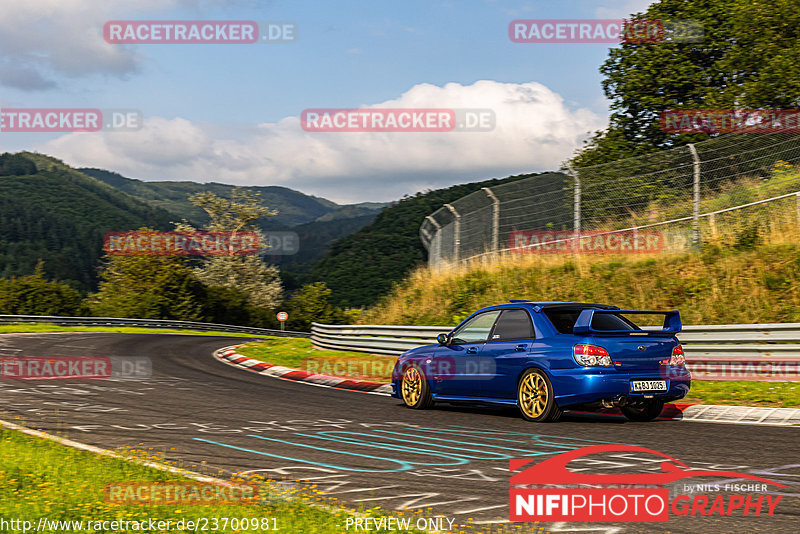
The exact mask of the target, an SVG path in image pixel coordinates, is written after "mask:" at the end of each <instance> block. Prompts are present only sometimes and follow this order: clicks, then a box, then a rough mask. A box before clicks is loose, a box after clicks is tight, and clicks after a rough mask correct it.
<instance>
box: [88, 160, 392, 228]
mask: <svg viewBox="0 0 800 534" xmlns="http://www.w3.org/2000/svg"><path fill="white" fill-rule="evenodd" d="M77 170H78V171H80V172H82V173H84V174H86V175H88V176H92V177H93V178H96V179H98V180H100V181H102V182H105V183H107V184H108V185H111V186H113V187H115V188H117V189H119V190H120V191H124V192H125V193H128V194H129V195H131V196H134V197H136V198H138V199H140V200H142V201H144V202H147V203H149V204H152V205H153V206H156V207H160V208H163V209H165V210H167V211H169V212H171V213H174V214H175V215H176V216H177V217H179V218H181V219H187V220H189V221H195V222H197V223H203V222H206V221H207V220H208V217H207V216H206V213H205V212H204V211H203V210H201V209H200V208H198V207H197V206H195V205H193V204H192V203H191V202H189V198H188V197H189V195H191V194H193V193H199V192H202V191H211V192H213V193H216V194H217V195H219V196H224V197H227V196H230V194H231V192H232V191H233V190H234V189H235V188H236V187H237V186H235V185H229V184H220V183H217V182H209V183H205V184H201V183H198V182H190V181H152V182H151V181H144V180H139V179H136V178H126V177H125V176H122V175H121V174H118V173H116V172H112V171H107V170H103V169H94V168H79V169H77ZM244 189H248V190H250V191H255V192H257V193H259V194H260V195H261V198H262V200H263V201H264V204H265V205H266V206H268V207H269V208H270V209H275V210H278V214H277V215H276V216H275V217H269V218H267V219H264V221H263V223H262V226H263V227H264V229H265V230H266V229H277V228H289V227H292V226H297V225H298V224H306V223H310V222H313V221H315V220H318V219H319V220H323V221H324V220H333V219H336V218H351V217H360V216H362V215H367V214H370V213H375V214H377V212H379V211H380V210H381V209H383V208H384V207H385V206H386V203H379V202H364V203H361V204H347V205H339V204H336V203H335V202H332V201H330V200H327V199H325V198H320V197H315V196H313V195H306V194H304V193H301V192H299V191H295V190H294V189H289V188H288V187H282V186H276V185H269V186H245V187H244Z"/></svg>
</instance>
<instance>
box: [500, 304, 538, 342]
mask: <svg viewBox="0 0 800 534" xmlns="http://www.w3.org/2000/svg"><path fill="white" fill-rule="evenodd" d="M533 337H534V336H533V324H531V318H530V316H529V315H528V312H527V311H525V310H516V309H511V310H503V314H502V315H501V316H500V319H498V320H497V324H496V325H495V327H494V333H493V334H492V339H491V341H503V340H505V339H531V338H533Z"/></svg>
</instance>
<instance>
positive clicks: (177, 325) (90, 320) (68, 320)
mask: <svg viewBox="0 0 800 534" xmlns="http://www.w3.org/2000/svg"><path fill="white" fill-rule="evenodd" d="M35 323H46V324H55V325H59V326H137V327H142V328H169V329H173V330H201V331H204V332H230V333H237V334H252V335H256V336H283V337H310V336H311V334H309V333H308V332H293V331H288V330H287V331H282V330H270V329H268V328H254V327H250V326H236V325H228V324H217V323H200V322H193V321H171V320H162V319H126V318H119V317H59V316H56V315H0V324H35Z"/></svg>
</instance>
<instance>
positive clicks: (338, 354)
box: [237, 337, 397, 382]
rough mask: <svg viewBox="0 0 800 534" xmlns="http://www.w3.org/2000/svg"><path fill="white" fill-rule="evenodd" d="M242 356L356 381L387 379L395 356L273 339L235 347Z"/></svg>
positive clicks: (297, 339) (303, 340)
mask: <svg viewBox="0 0 800 534" xmlns="http://www.w3.org/2000/svg"><path fill="white" fill-rule="evenodd" d="M237 352H239V354H241V355H242V356H247V357H248V358H253V359H254V360H261V361H263V362H267V363H272V364H275V365H285V366H286V367H293V368H295V369H302V370H303V371H308V372H311V373H319V374H323V375H331V376H340V377H343V378H353V379H357V380H372V381H377V382H388V381H389V380H390V379H391V377H392V369H393V368H394V363H395V361H397V357H396V356H379V355H376V354H367V353H364V352H349V351H339V350H317V349H314V348H313V347H312V346H311V340H310V339H302V338H286V337H284V338H274V339H268V340H264V341H254V342H252V343H247V344H246V345H243V346H241V347H239V348H238V349H237Z"/></svg>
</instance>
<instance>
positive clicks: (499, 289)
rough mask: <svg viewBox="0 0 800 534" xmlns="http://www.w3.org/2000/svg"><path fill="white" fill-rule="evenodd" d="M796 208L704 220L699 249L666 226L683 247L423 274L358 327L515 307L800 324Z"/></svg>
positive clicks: (788, 202) (516, 258)
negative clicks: (576, 305) (594, 306)
mask: <svg viewBox="0 0 800 534" xmlns="http://www.w3.org/2000/svg"><path fill="white" fill-rule="evenodd" d="M797 202H798V201H797V199H796V198H794V197H791V198H787V199H783V200H779V201H775V202H771V203H767V204H762V205H758V206H753V207H750V208H745V209H742V210H736V211H732V212H727V213H723V214H718V215H716V216H715V217H705V218H702V219H701V223H700V234H701V236H702V246H701V247H694V246H693V245H692V242H691V236H692V226H691V221H687V222H684V223H678V224H675V225H670V227H669V229H668V231H669V232H670V233H671V235H673V237H674V236H675V235H683V236H684V238H683V239H672V240H668V243H670V244H669V245H668V246H667V248H665V249H664V250H663V251H661V252H660V253H657V254H616V255H613V254H603V255H599V254H558V255H556V254H544V253H532V254H513V253H505V254H501V255H498V256H491V255H485V256H482V257H481V258H479V259H476V260H473V261H469V262H466V263H461V264H449V265H445V266H443V267H440V268H437V269H430V268H428V267H421V268H419V269H417V270H416V271H414V272H412V273H411V274H410V276H409V277H408V278H407V279H406V280H404V281H403V282H402V283H400V284H398V286H396V287H395V288H394V290H393V291H392V292H391V293H390V294H389V295H388V296H387V297H385V298H384V299H383V300H382V301H381V302H379V303H378V305H376V306H375V307H373V308H372V309H369V310H366V311H365V312H364V314H363V315H362V316H361V317H360V319H359V322H361V323H362V324H417V325H421V324H437V325H453V324H455V323H456V322H458V321H459V320H460V319H462V318H463V317H464V316H466V315H467V314H468V313H470V312H472V311H474V310H476V309H478V308H480V307H483V306H487V305H490V304H496V303H500V302H506V301H508V299H510V298H528V299H533V300H543V301H549V300H553V301H579V302H602V303H611V304H615V305H619V306H622V307H629V308H634V309H636V308H638V309H656V308H660V309H665V308H667V309H679V310H680V311H681V314H682V317H683V319H684V322H685V323H687V324H692V323H694V324H713V323H755V322H782V321H800V294H799V292H798V287H800V285H799V284H798V282H800V225H799V224H798V218H799V217H800V211H799V209H800V208H798V203H797ZM660 230H662V231H663V230H665V229H664V228H661V229H660ZM676 243H677V245H676Z"/></svg>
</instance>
